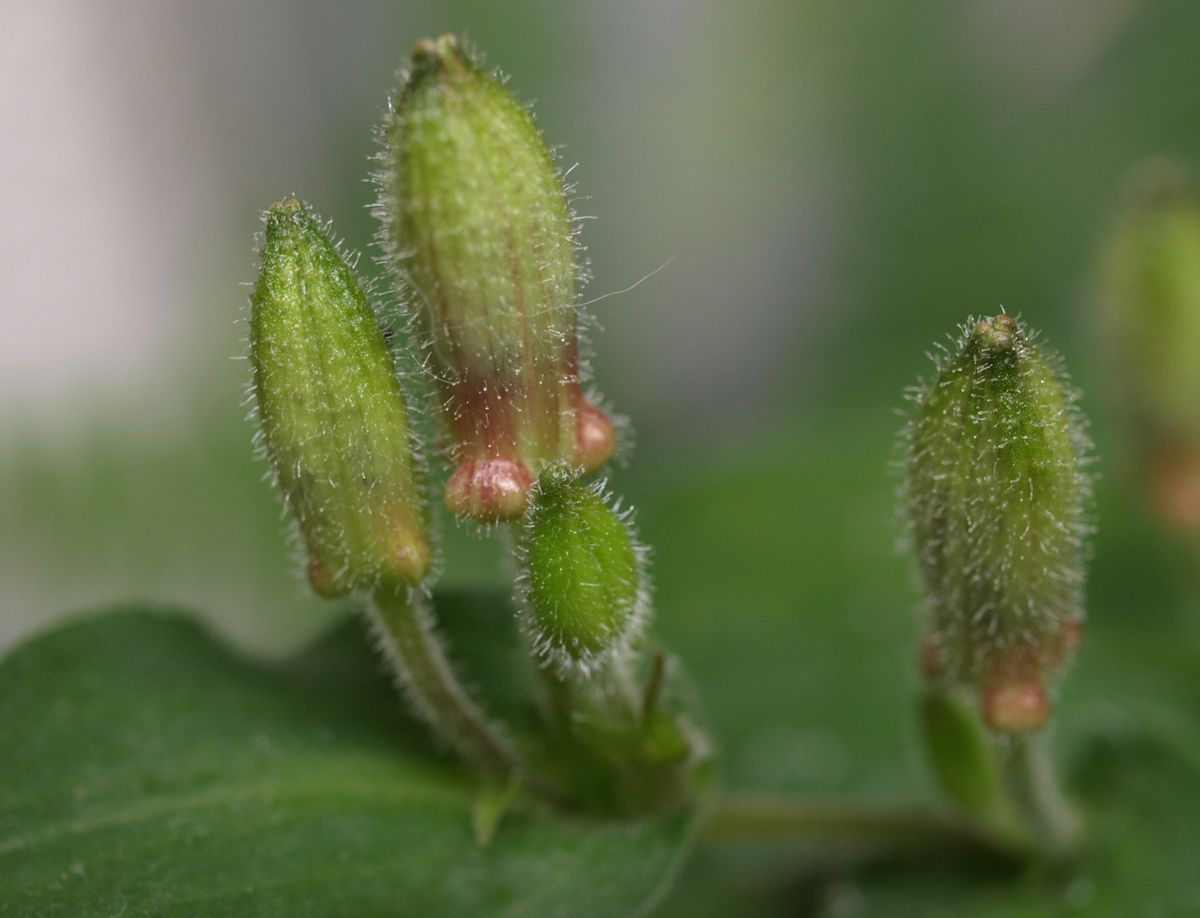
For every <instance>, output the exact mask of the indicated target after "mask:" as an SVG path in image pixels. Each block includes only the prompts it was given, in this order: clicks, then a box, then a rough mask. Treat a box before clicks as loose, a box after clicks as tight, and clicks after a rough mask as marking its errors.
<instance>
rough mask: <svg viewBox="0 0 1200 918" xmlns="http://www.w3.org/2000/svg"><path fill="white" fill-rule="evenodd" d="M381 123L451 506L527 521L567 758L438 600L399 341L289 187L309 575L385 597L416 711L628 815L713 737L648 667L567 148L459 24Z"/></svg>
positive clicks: (418, 57) (684, 794)
mask: <svg viewBox="0 0 1200 918" xmlns="http://www.w3.org/2000/svg"><path fill="white" fill-rule="evenodd" d="M383 139H384V143H385V149H384V152H383V154H382V156H381V160H382V162H383V163H384V171H383V174H382V176H380V181H381V200H380V203H379V207H378V214H379V216H380V218H381V220H382V222H383V226H384V231H383V237H382V241H383V245H384V249H385V254H386V255H387V260H388V261H389V263H390V266H391V267H392V268H393V269H394V270H395V271H396V273H397V274H398V275H399V277H400V278H401V280H402V284H403V292H404V294H405V297H406V305H408V306H409V307H411V309H412V312H413V314H412V317H411V318H412V323H411V325H412V327H413V328H415V329H416V331H417V333H418V335H419V336H420V338H421V343H422V344H423V345H424V347H425V354H424V356H425V359H424V360H423V361H422V366H423V367H424V369H425V370H426V371H427V376H428V379H427V382H428V383H429V387H428V388H429V389H430V390H431V391H432V394H433V395H434V397H435V398H436V399H437V402H438V403H439V404H440V406H441V408H442V409H443V412H442V413H443V415H444V420H445V421H446V428H447V432H448V435H449V439H450V441H451V443H452V456H451V459H452V462H453V464H454V466H455V468H454V470H453V472H452V473H451V474H450V475H449V482H448V484H447V485H446V492H445V500H446V504H447V506H448V507H449V509H450V510H451V511H452V512H453V513H455V514H458V515H460V516H466V517H471V518H474V519H476V520H480V521H484V522H496V521H501V520H519V519H522V518H523V521H524V522H523V526H520V527H519V530H518V532H519V537H518V540H517V541H518V544H517V546H516V554H517V560H518V561H519V563H520V564H521V567H522V574H521V576H520V578H519V580H518V585H517V595H518V600H519V606H520V611H519V617H520V623H521V626H522V627H523V629H524V631H525V633H526V634H527V635H528V637H529V638H530V640H529V645H530V649H531V651H532V654H533V655H534V656H535V657H536V658H537V659H538V661H539V662H540V663H542V664H543V666H544V669H545V671H546V677H547V680H549V681H550V682H551V683H552V684H553V686H554V687H553V688H551V689H550V691H551V692H554V693H556V697H557V704H556V705H555V707H554V710H553V711H552V712H548V714H547V719H548V721H550V722H549V723H548V724H546V725H545V727H546V730H545V732H546V733H547V734H548V737H543V738H542V740H543V747H544V748H542V749H541V751H540V752H537V751H536V750H535V752H534V755H533V756H532V758H531V761H538V762H541V761H544V760H546V759H549V758H553V756H548V755H547V754H546V749H550V748H552V749H554V750H556V751H557V752H559V753H561V758H562V759H563V762H564V763H565V764H563V765H562V766H561V767H560V771H559V773H558V774H556V775H550V776H547V775H545V774H541V773H540V772H538V771H537V770H536V769H535V768H533V767H532V766H530V765H529V761H527V760H526V759H525V758H524V757H523V756H522V755H521V752H520V750H519V749H518V745H519V744H517V743H514V742H512V741H511V740H510V737H509V735H508V731H507V729H505V728H501V727H498V726H496V725H494V724H493V723H492V722H491V721H490V719H489V717H488V716H487V714H486V712H485V710H484V708H483V706H482V705H480V704H477V703H476V701H475V699H474V698H473V697H472V695H471V693H469V692H467V691H466V690H465V689H464V688H463V687H462V685H460V684H459V682H458V680H457V676H456V674H455V671H454V667H453V666H452V665H451V663H450V661H449V657H448V655H447V651H446V648H445V647H444V646H443V645H442V643H441V642H440V640H439V639H438V635H437V629H436V627H435V625H436V622H435V619H434V615H433V611H432V609H431V608H430V605H429V603H428V596H429V592H430V587H431V586H432V584H431V583H430V581H431V580H432V579H433V578H432V577H431V576H429V573H428V572H429V570H430V567H431V555H432V552H431V548H430V544H431V539H430V516H431V512H430V507H429V504H428V501H427V498H426V493H425V487H424V481H423V477H424V476H423V472H424V468H423V466H422V465H421V463H419V462H418V460H417V456H418V455H420V451H419V450H418V449H417V446H418V444H417V443H416V438H415V435H414V433H413V430H412V426H411V424H410V418H409V411H408V405H407V404H406V400H405V393H404V390H403V388H402V387H401V384H400V380H399V377H398V375H397V369H396V365H395V361H394V359H393V354H392V352H391V345H390V343H389V339H388V337H387V336H386V335H385V333H384V330H383V326H382V324H381V322H380V320H379V318H378V317H377V315H376V312H375V310H374V309H373V308H372V305H371V304H370V303H369V302H368V298H367V296H366V293H365V292H364V288H363V287H362V286H361V285H360V284H359V282H358V280H357V279H356V277H355V275H354V268H353V264H352V262H351V261H348V260H347V259H346V258H344V257H343V256H342V254H341V253H340V251H339V249H338V247H337V246H336V245H335V244H334V243H333V242H332V241H331V240H330V238H329V236H328V233H327V232H326V230H325V228H323V227H322V226H321V224H320V223H319V222H318V221H317V220H316V218H315V217H314V216H313V215H312V214H311V213H310V211H309V210H308V208H307V207H306V206H305V205H303V204H301V203H300V202H299V201H296V200H288V201H285V202H283V203H281V204H277V205H275V206H274V207H273V208H272V209H271V210H270V212H269V213H268V215H267V219H266V230H265V233H264V240H263V245H262V248H261V252H260V261H261V270H260V274H259V279H258V282H257V285H256V286H255V288H254V292H253V294H252V296H251V319H250V359H251V365H252V367H253V390H254V397H255V400H256V403H257V411H258V417H259V420H260V424H261V430H260V435H261V439H262V443H263V446H264V448H265V453H266V455H267V456H268V458H269V460H270V462H271V467H272V471H273V474H274V476H275V478H276V480H277V482H278V484H279V487H280V490H281V491H282V493H283V497H284V502H285V504H286V506H287V508H288V509H289V510H290V512H291V514H292V516H293V517H294V519H295V521H296V524H297V527H298V529H299V532H300V534H301V536H302V539H303V542H304V546H305V549H306V551H307V556H308V563H307V573H308V578H309V581H310V582H311V584H312V586H313V587H314V589H316V590H317V592H319V593H321V594H322V595H326V596H334V595H340V594H343V593H347V592H357V593H359V594H363V595H365V596H366V597H367V598H368V599H369V605H368V610H369V614H370V615H371V618H372V623H373V625H374V627H375V630H376V633H377V637H378V638H379V644H380V648H381V649H382V650H383V651H384V652H385V655H386V656H387V657H388V659H389V662H390V663H391V664H392V665H393V667H394V668H395V670H396V675H397V678H398V681H399V683H400V684H401V685H402V687H403V688H404V689H405V691H406V693H407V695H408V697H409V700H410V702H411V703H412V705H413V708H414V709H415V710H416V711H417V712H418V713H419V714H420V715H422V716H423V717H424V718H425V719H426V720H427V721H429V722H430V723H431V724H433V725H434V726H435V727H436V728H437V729H439V731H440V732H441V733H442V734H443V735H444V736H445V737H446V738H447V739H448V740H449V741H450V742H451V743H452V744H453V745H454V746H455V747H456V748H458V749H459V751H460V752H462V753H463V754H464V755H465V756H467V757H468V758H470V759H472V760H474V761H475V762H476V763H477V764H479V765H480V766H482V767H484V768H486V769H488V770H489V771H491V772H492V773H493V775H494V776H495V777H499V778H501V779H502V780H505V781H507V780H509V779H511V778H513V777H514V776H516V777H521V778H523V779H525V780H527V782H528V784H529V786H536V787H538V788H540V789H550V790H552V791H553V792H554V793H555V794H556V795H559V796H565V797H568V798H571V799H574V800H575V801H576V802H580V801H589V800H592V801H597V800H598V801H602V802H603V805H605V806H608V807H609V809H617V810H622V811H626V810H629V811H641V810H643V809H648V808H653V807H656V806H663V807H667V806H674V805H676V804H677V803H680V802H686V799H687V798H690V794H691V792H692V790H693V789H694V782H693V780H692V779H693V777H694V776H695V775H696V774H698V773H699V769H700V767H701V765H702V764H703V761H704V759H705V758H706V754H705V752H704V750H705V749H706V748H707V746H706V743H705V741H704V738H703V736H702V735H701V734H699V733H698V732H697V731H695V730H694V729H692V728H690V727H687V728H686V729H685V727H686V726H687V719H686V716H685V713H684V712H683V711H682V706H681V705H680V706H677V705H675V704H674V702H671V701H669V700H668V699H667V698H666V696H664V695H663V693H662V692H661V691H660V689H661V684H662V682H663V680H664V678H665V677H664V673H665V672H667V671H668V669H667V667H666V666H665V663H664V662H663V658H662V657H661V655H660V658H659V663H658V666H657V669H656V670H655V671H654V674H652V675H651V677H650V680H649V683H648V685H649V686H650V688H649V689H648V690H647V691H645V692H643V693H639V692H638V691H637V690H636V687H635V686H634V685H633V684H632V681H633V680H634V679H635V678H637V677H638V675H639V674H638V660H637V659H636V655H635V654H634V653H632V650H633V645H634V643H635V639H636V637H637V636H638V634H639V633H640V629H641V626H642V625H643V623H644V622H645V621H646V619H647V618H648V616H649V595H648V589H647V586H646V583H647V581H646V577H645V573H644V563H643V562H644V551H643V550H642V549H641V548H640V547H639V546H638V545H637V542H636V540H635V537H634V533H633V530H632V527H631V524H630V521H629V513H628V512H624V513H623V512H621V511H619V509H618V508H617V507H615V506H613V505H612V503H611V502H610V500H609V498H608V497H607V496H606V494H605V492H604V491H603V488H602V486H601V485H598V484H592V483H589V482H588V481H587V480H586V477H585V476H587V475H588V474H591V473H593V472H596V471H598V470H599V469H600V468H601V467H603V466H604V464H605V463H606V462H607V461H608V459H609V458H610V456H611V455H612V453H613V450H614V447H615V445H616V429H615V426H614V424H613V422H612V421H611V420H610V418H609V417H608V415H607V414H605V413H604V412H603V411H602V410H600V409H599V408H598V407H597V406H596V405H595V404H594V402H593V401H591V400H590V399H589V398H588V397H587V396H585V394H584V380H583V377H582V373H581V363H580V344H579V324H580V319H579V306H578V303H577V284H578V279H579V278H578V269H577V265H576V260H575V259H576V242H575V238H574V232H573V230H572V224H573V218H572V215H571V212H570V207H569V204H568V201H567V198H566V191H565V189H564V186H563V180H562V176H561V175H560V174H559V172H558V169H557V167H556V166H555V162H554V158H553V156H552V155H551V153H550V151H549V149H548V148H547V146H546V144H545V142H544V141H543V139H542V137H541V134H540V133H539V132H538V131H537V129H536V127H535V126H534V123H533V119H532V117H531V116H530V114H529V113H528V112H527V111H526V110H525V109H524V108H522V107H521V106H520V104H518V103H517V101H516V100H515V99H514V98H513V96H512V95H511V94H510V93H509V91H508V90H507V89H506V88H505V86H504V84H503V82H502V81H501V80H500V79H499V78H497V77H496V76H494V75H492V74H489V73H487V72H485V71H484V70H482V69H481V68H480V67H479V66H478V65H477V64H476V63H475V62H474V61H473V60H472V59H471V58H470V57H468V56H467V55H466V54H464V53H463V52H462V51H461V49H460V48H459V45H458V42H457V41H456V40H455V39H454V38H452V37H450V36H444V37H442V38H439V39H438V40H437V41H428V40H425V41H421V42H419V43H418V44H417V47H416V50H415V52H414V55H413V59H412V66H411V70H410V72H409V73H408V75H407V78H406V80H405V83H404V86H403V88H402V90H401V91H400V93H399V94H398V96H397V97H396V99H395V100H394V105H393V108H392V110H391V113H390V116H389V118H388V121H387V124H386V126H385V130H384V132H383ZM410 343H411V342H410V341H409V339H408V338H407V337H404V336H401V338H399V339H398V346H399V347H404V346H406V345H408V344H410ZM409 356H411V357H414V358H415V356H416V355H409ZM618 661H619V664H620V665H617V664H618ZM639 694H641V695H642V697H643V698H644V701H643V703H642V704H641V705H640V706H639V705H636V704H631V703H630V702H629V699H633V698H637V697H638V696H639ZM564 712H565V716H562V715H564Z"/></svg>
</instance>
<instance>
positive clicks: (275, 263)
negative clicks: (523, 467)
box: [250, 200, 430, 595]
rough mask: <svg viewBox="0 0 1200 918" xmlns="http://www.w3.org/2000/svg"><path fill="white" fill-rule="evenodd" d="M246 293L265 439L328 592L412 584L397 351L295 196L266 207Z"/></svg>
mask: <svg viewBox="0 0 1200 918" xmlns="http://www.w3.org/2000/svg"><path fill="white" fill-rule="evenodd" d="M260 254H261V262H262V267H261V271H260V274H259V277H258V283H257V284H256V286H255V288H254V292H253V294H252V295H251V298H250V303H251V318H250V360H251V365H252V367H253V373H254V378H253V383H254V393H255V397H256V399H257V403H258V415H259V420H260V422H261V425H262V440H263V444H264V446H265V448H266V452H267V455H268V457H269V458H270V461H271V467H272V469H273V470H274V473H275V477H276V479H277V480H278V482H279V486H280V489H281V490H282V492H283V497H284V501H285V503H286V504H287V507H288V509H289V510H290V511H291V512H292V514H293V515H294V517H295V519H296V522H297V524H298V526H299V529H300V533H301V535H302V537H303V540H304V545H305V548H306V549H307V552H308V576H309V580H310V582H311V583H312V585H313V587H314V589H316V590H317V592H319V593H321V594H323V595H337V594H340V593H344V592H346V591H348V590H352V589H368V588H373V587H375V586H378V585H380V584H386V583H414V582H416V581H418V580H420V579H421V578H422V577H423V576H424V574H425V572H426V571H427V569H428V567H429V558H430V551H429V544H428V541H427V539H426V505H425V501H424V497H423V494H422V491H421V488H420V484H419V480H418V474H417V469H416V467H415V464H414V460H413V452H412V444H411V441H410V430H409V418H408V413H407V411H406V408H405V403H404V398H403V395H402V393H401V390H400V384H399V381H398V379H397V377H396V370H395V366H394V364H393V361H392V355H391V353H390V352H389V350H388V346H387V342H386V341H385V339H384V337H383V332H382V331H381V329H380V327H379V325H378V323H377V320H376V317H375V313H374V311H373V310H372V309H371V306H370V304H369V303H368V302H367V298H366V296H365V294H364V293H363V291H362V288H361V287H360V286H359V285H358V282H357V281H356V280H355V277H354V272H353V271H352V270H351V268H350V266H349V265H348V264H346V262H345V260H344V259H343V258H342V256H341V255H340V254H339V253H338V251H337V249H336V247H335V246H334V245H333V243H332V242H330V240H329V238H328V236H326V234H325V233H324V232H323V231H322V228H321V226H320V225H319V224H318V223H317V221H316V220H315V219H314V218H313V217H312V215H311V214H310V213H309V212H308V211H307V209H306V208H305V207H304V205H302V204H301V203H300V202H299V201H296V200H289V201H285V202H283V203H281V204H276V205H275V206H274V207H272V208H271V210H270V212H269V213H268V215H267V223H266V233H265V239H264V242H263V246H262V251H261V253H260Z"/></svg>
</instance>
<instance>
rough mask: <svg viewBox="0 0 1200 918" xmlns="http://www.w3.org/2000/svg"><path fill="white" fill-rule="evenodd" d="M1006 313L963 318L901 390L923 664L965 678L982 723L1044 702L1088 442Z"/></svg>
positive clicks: (1077, 545) (1072, 556)
mask: <svg viewBox="0 0 1200 918" xmlns="http://www.w3.org/2000/svg"><path fill="white" fill-rule="evenodd" d="M1033 337H1034V336H1032V335H1029V334H1027V333H1026V332H1025V330H1024V329H1022V328H1021V326H1020V324H1019V323H1018V321H1017V320H1016V319H1014V318H1013V317H1012V316H1007V315H1000V316H996V317H995V318H994V319H984V320H982V321H980V322H978V323H975V324H973V325H968V326H967V327H965V328H964V330H963V334H962V336H961V338H960V340H959V341H958V343H957V346H956V347H955V349H954V350H953V352H951V353H949V354H948V355H947V357H946V358H945V360H944V361H942V363H941V365H940V366H939V368H938V374H937V378H936V379H935V380H934V381H933V383H932V384H931V385H929V386H925V387H923V388H921V389H919V390H918V391H917V392H916V393H915V395H914V401H915V403H916V411H915V413H914V415H913V417H912V419H911V421H910V424H909V427H908V431H907V433H908V438H909V442H908V456H907V468H908V478H907V485H906V497H907V501H908V507H907V510H908V518H909V522H910V528H911V535H912V540H913V543H914V547H915V548H916V551H917V557H918V562H919V568H920V573H921V578H922V580H923V583H924V587H925V593H926V596H927V602H928V607H929V612H930V616H931V619H932V621H931V624H932V635H931V638H930V639H929V640H928V641H927V642H926V645H925V648H924V650H923V656H924V658H925V668H926V671H927V673H930V674H932V675H934V676H935V677H936V678H939V679H943V680H946V681H949V682H961V683H970V684H974V685H976V686H977V687H979V689H980V691H981V694H982V699H983V708H984V715H985V718H986V719H987V721H988V722H989V723H990V724H991V725H992V726H993V727H995V728H997V729H1002V730H1013V731H1020V730H1028V729H1033V728H1035V727H1038V726H1040V725H1041V724H1042V723H1044V722H1045V720H1046V718H1047V717H1048V715H1049V701H1048V697H1047V690H1046V684H1045V677H1046V675H1047V673H1048V672H1050V671H1052V670H1053V669H1055V668H1057V666H1058V665H1059V664H1060V663H1061V661H1062V659H1063V658H1064V656H1065V653H1066V650H1067V649H1068V646H1069V645H1072V644H1073V642H1074V641H1075V640H1076V639H1077V635H1078V631H1079V627H1080V622H1081V621H1082V605H1083V579H1084V571H1083V555H1084V540H1085V536H1086V535H1087V532H1088V528H1089V527H1088V525H1087V522H1086V519H1085V506H1086V503H1087V500H1088V496H1089V492H1090V478H1089V476H1088V474H1087V473H1086V464H1087V454H1088V451H1089V449H1090V444H1089V442H1088V439H1087V437H1086V435H1085V434H1084V432H1083V423H1082V418H1081V416H1080V414H1079V411H1078V409H1077V407H1076V398H1077V397H1076V395H1075V393H1074V392H1073V391H1072V390H1071V389H1070V388H1068V387H1067V386H1066V384H1065V381H1064V380H1065V377H1064V374H1063V373H1062V371H1061V369H1060V367H1059V362H1058V361H1057V360H1056V359H1054V358H1048V357H1047V356H1045V355H1043V353H1042V352H1041V351H1040V350H1039V348H1038V347H1037V345H1036V344H1035V343H1034V340H1033Z"/></svg>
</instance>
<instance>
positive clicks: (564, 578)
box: [520, 466, 648, 674]
mask: <svg viewBox="0 0 1200 918" xmlns="http://www.w3.org/2000/svg"><path fill="white" fill-rule="evenodd" d="M642 554H643V552H642V550H641V549H640V548H639V547H638V545H637V542H636V540H635V538H634V535H633V532H632V531H631V526H630V523H629V520H628V513H621V512H619V511H618V510H616V509H614V508H613V507H611V506H610V505H609V502H608V500H607V499H606V497H605V494H604V492H603V490H602V488H601V486H600V485H598V484H588V483H587V482H585V481H584V480H583V478H582V476H581V474H580V473H579V472H577V471H573V470H571V469H568V468H566V467H563V466H552V467H551V468H548V469H547V470H546V471H544V472H543V473H542V475H541V477H540V478H539V479H538V482H537V484H536V485H535V486H534V488H533V489H532V491H531V492H530V502H529V508H528V510H527V511H526V513H525V530H524V532H523V534H522V539H521V545H520V555H521V560H522V566H523V570H522V575H521V580H520V593H521V597H520V598H521V600H522V602H521V603H520V606H521V608H522V617H523V622H524V625H525V627H526V629H527V631H528V632H529V634H530V635H531V637H532V638H533V642H534V647H535V649H536V651H537V653H538V655H539V656H541V657H542V658H543V659H545V660H547V661H549V662H552V663H553V664H555V665H557V666H558V667H559V668H560V669H562V670H564V671H567V670H575V671H578V672H581V673H584V674H586V673H589V672H591V671H592V670H594V669H595V668H596V667H598V666H600V665H602V664H603V663H604V662H605V661H606V660H608V659H611V658H612V657H614V656H616V655H619V654H620V653H621V652H623V651H624V650H625V649H626V648H627V647H628V646H629V643H630V641H631V640H632V639H633V638H634V637H635V636H636V634H637V633H638V631H639V630H640V628H641V625H642V624H643V622H644V619H645V617H646V608H647V606H648V602H647V596H646V588H645V584H644V577H643V572H642Z"/></svg>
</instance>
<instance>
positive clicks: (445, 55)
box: [410, 34, 466, 82]
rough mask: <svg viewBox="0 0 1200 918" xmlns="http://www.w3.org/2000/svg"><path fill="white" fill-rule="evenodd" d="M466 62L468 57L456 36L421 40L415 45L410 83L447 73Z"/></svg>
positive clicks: (441, 36)
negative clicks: (432, 75)
mask: <svg viewBox="0 0 1200 918" xmlns="http://www.w3.org/2000/svg"><path fill="white" fill-rule="evenodd" d="M465 61H466V56H465V55H464V53H463V50H462V47H461V45H460V44H459V41H458V38H457V37H455V36H454V35H449V34H446V35H439V36H438V37H437V38H420V39H418V40H417V42H416V43H415V44H414V45H413V50H412V73H411V75H410V82H416V81H418V80H420V79H421V78H423V77H425V76H427V75H431V74H442V73H446V72H447V71H448V70H450V69H451V68H452V67H457V66H459V65H461V64H462V63H464V62H465Z"/></svg>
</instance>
